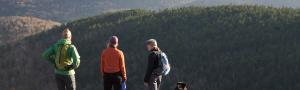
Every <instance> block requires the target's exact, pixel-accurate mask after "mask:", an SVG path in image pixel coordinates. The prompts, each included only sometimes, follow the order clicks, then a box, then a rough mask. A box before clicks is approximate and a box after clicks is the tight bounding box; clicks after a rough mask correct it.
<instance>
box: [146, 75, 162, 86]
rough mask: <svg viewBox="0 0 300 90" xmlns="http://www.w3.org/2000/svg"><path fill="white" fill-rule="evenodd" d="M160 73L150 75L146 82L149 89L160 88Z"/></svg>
mask: <svg viewBox="0 0 300 90" xmlns="http://www.w3.org/2000/svg"><path fill="white" fill-rule="evenodd" d="M161 79H162V75H151V78H150V81H149V83H148V89H149V90H160V84H161Z"/></svg>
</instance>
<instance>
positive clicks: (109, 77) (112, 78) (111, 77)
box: [103, 73, 122, 90]
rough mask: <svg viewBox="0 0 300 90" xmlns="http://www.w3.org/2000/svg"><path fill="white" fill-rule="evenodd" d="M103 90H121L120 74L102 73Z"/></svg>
mask: <svg viewBox="0 0 300 90" xmlns="http://www.w3.org/2000/svg"><path fill="white" fill-rule="evenodd" d="M103 80H104V90H112V87H113V88H114V90H121V89H122V76H121V73H104V76H103Z"/></svg>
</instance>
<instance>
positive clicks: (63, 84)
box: [55, 74, 76, 90]
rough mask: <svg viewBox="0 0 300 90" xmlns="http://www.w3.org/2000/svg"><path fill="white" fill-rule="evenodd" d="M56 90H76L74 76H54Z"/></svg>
mask: <svg viewBox="0 0 300 90" xmlns="http://www.w3.org/2000/svg"><path fill="white" fill-rule="evenodd" d="M55 78H56V84H57V88H58V90H76V82H75V75H58V74H56V75H55Z"/></svg>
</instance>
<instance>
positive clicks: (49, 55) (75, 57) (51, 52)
mask: <svg viewBox="0 0 300 90" xmlns="http://www.w3.org/2000/svg"><path fill="white" fill-rule="evenodd" d="M61 44H72V42H71V41H70V40H67V39H61V40H59V41H58V42H57V43H56V44H54V45H52V46H51V47H50V48H48V49H47V50H46V51H45V52H44V53H43V55H42V56H43V58H44V59H46V60H47V61H49V62H50V63H51V64H52V65H53V66H55V55H56V50H57V48H58V47H59V45H61ZM68 53H69V55H71V62H72V63H73V65H74V68H72V69H71V70H68V71H65V70H59V69H57V68H55V74H60V75H74V74H75V71H74V69H77V68H78V67H79V64H80V56H79V54H78V52H77V49H76V47H75V46H74V45H72V46H71V47H70V49H69V51H68Z"/></svg>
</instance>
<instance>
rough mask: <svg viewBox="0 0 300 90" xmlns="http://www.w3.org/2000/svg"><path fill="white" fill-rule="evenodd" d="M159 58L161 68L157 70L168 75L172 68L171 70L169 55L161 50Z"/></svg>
mask: <svg viewBox="0 0 300 90" xmlns="http://www.w3.org/2000/svg"><path fill="white" fill-rule="evenodd" d="M158 60H159V63H158V64H159V67H160V68H159V69H158V71H157V72H158V73H159V74H160V75H164V76H166V75H168V74H169V72H170V70H171V66H170V64H169V60H168V57H167V55H166V53H164V52H160V53H159V57H158Z"/></svg>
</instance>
